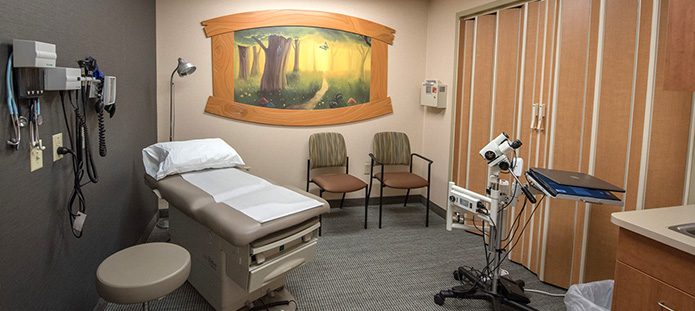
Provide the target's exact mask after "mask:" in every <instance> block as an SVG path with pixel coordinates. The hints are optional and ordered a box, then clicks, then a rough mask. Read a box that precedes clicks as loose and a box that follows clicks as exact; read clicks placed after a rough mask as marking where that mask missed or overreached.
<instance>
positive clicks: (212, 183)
mask: <svg viewBox="0 0 695 311" xmlns="http://www.w3.org/2000/svg"><path fill="white" fill-rule="evenodd" d="M181 177H183V179H185V180H186V181H188V182H189V183H191V184H192V185H194V186H196V187H198V188H200V189H201V190H203V191H205V192H206V193H208V194H210V195H211V196H212V197H213V198H214V199H215V202H217V203H224V204H227V205H229V206H230V207H232V208H234V209H236V210H238V211H240V212H242V213H244V214H246V215H247V216H249V217H251V218H253V219H254V220H256V221H258V222H260V223H264V222H267V221H271V220H274V219H278V218H281V217H284V216H287V215H291V214H294V213H298V212H301V211H304V210H308V209H311V208H314V207H317V206H319V205H321V202H319V201H317V200H314V199H311V198H309V197H306V196H303V195H301V194H299V193H297V192H294V191H292V190H289V189H287V188H284V187H280V186H276V185H273V184H271V183H270V182H268V181H266V180H264V179H262V178H260V177H256V176H253V175H251V174H248V173H245V172H242V171H240V170H238V169H235V168H224V169H213V170H204V171H197V172H190V173H185V174H181Z"/></svg>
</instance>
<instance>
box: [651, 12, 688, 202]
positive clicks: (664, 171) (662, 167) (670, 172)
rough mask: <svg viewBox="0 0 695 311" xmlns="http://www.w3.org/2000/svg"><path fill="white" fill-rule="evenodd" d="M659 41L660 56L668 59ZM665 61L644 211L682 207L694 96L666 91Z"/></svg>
mask: <svg viewBox="0 0 695 311" xmlns="http://www.w3.org/2000/svg"><path fill="white" fill-rule="evenodd" d="M668 4H669V1H668V0H663V1H662V2H661V18H660V27H659V38H666V35H667V34H666V31H667V27H666V24H667V22H668V18H667V15H668ZM665 53H666V40H665V39H662V40H659V50H658V52H657V55H665ZM665 63H666V61H665V57H663V56H662V57H659V58H658V60H657V69H656V83H655V89H654V107H653V115H652V124H651V139H650V145H649V169H648V171H647V189H646V195H645V201H644V208H654V207H664V206H674V205H680V204H682V202H683V182H684V180H685V167H686V165H687V163H686V160H687V155H688V143H687V137H688V136H689V130H690V109H691V105H692V96H693V95H692V92H684V91H666V90H664V86H663V83H664V72H665Z"/></svg>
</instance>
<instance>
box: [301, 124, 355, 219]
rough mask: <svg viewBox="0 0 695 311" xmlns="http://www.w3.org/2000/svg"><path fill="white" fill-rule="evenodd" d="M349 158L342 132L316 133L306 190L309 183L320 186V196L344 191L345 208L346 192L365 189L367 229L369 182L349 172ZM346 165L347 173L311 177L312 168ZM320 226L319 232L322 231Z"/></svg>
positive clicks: (312, 141)
mask: <svg viewBox="0 0 695 311" xmlns="http://www.w3.org/2000/svg"><path fill="white" fill-rule="evenodd" d="M349 160H350V159H349V158H348V156H347V149H346V148H345V139H344V138H343V135H341V134H340V133H316V134H312V135H311V136H310V137H309V160H308V161H307V168H306V191H307V192H308V191H309V183H312V182H313V183H314V184H316V186H318V187H319V196H321V197H322V196H323V193H324V192H332V193H342V194H343V197H342V198H341V199H340V208H343V202H344V201H345V193H347V192H353V191H357V190H360V189H363V188H364V189H365V204H364V212H365V216H364V217H365V229H366V225H367V223H366V219H367V202H368V200H367V197H366V195H367V190H368V189H367V184H366V183H365V182H364V181H362V180H361V179H359V178H357V177H355V176H352V175H350V174H349V172H348V167H349V165H348V164H349ZM343 166H344V167H345V173H330V174H322V175H319V176H314V177H313V178H311V174H310V173H311V170H312V169H317V168H325V167H343ZM319 217H320V216H319ZM320 230H321V229H320V228H319V232H320Z"/></svg>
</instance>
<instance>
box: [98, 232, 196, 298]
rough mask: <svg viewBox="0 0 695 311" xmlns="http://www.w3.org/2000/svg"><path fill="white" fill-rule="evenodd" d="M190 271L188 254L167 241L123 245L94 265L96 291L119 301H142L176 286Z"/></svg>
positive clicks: (104, 296) (167, 291)
mask: <svg viewBox="0 0 695 311" xmlns="http://www.w3.org/2000/svg"><path fill="white" fill-rule="evenodd" d="M190 272H191V255H190V254H189V253H188V251H187V250H186V249H185V248H183V247H181V246H178V245H176V244H171V243H145V244H140V245H135V246H132V247H129V248H126V249H123V250H121V251H119V252H117V253H115V254H113V255H111V256H109V257H108V258H106V259H104V261H103V262H101V264H100V265H99V268H97V282H96V286H97V293H99V296H101V297H102V298H104V300H106V301H108V302H113V303H119V304H132V303H142V304H143V305H142V307H143V310H148V308H149V305H148V302H149V301H150V300H153V299H156V298H159V297H163V296H165V295H167V294H169V293H171V292H172V291H174V290H175V289H177V288H179V286H181V285H182V284H183V283H184V282H185V281H186V279H188V274H189V273H190Z"/></svg>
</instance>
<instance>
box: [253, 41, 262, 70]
mask: <svg viewBox="0 0 695 311" xmlns="http://www.w3.org/2000/svg"><path fill="white" fill-rule="evenodd" d="M260 58H261V49H259V48H258V47H257V46H255V45H254V46H253V62H252V63H251V75H252V76H257V75H258V73H259V67H260V65H259V64H260Z"/></svg>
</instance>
